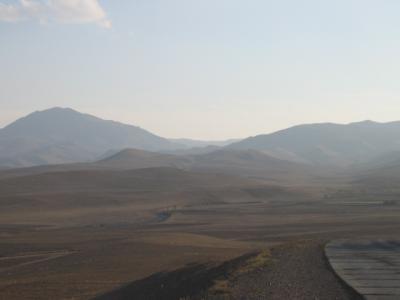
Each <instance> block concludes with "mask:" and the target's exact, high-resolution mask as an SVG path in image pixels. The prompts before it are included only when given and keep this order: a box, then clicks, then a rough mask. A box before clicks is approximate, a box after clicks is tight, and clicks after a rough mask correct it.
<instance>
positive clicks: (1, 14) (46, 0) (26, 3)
mask: <svg viewBox="0 0 400 300" xmlns="http://www.w3.org/2000/svg"><path fill="white" fill-rule="evenodd" d="M24 20H38V21H40V22H41V23H46V22H51V21H55V22H58V23H66V24H79V23H95V24H98V25H99V26H102V27H105V28H110V27H111V21H110V20H109V19H108V18H107V15H106V13H105V11H104V9H103V8H102V7H101V5H100V4H99V2H98V0H20V1H19V2H18V3H16V4H4V3H0V21H3V22H19V21H24Z"/></svg>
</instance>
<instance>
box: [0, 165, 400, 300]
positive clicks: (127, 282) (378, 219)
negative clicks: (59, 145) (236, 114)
mask: <svg viewBox="0 0 400 300" xmlns="http://www.w3.org/2000/svg"><path fill="white" fill-rule="evenodd" d="M140 172H143V171H140ZM146 172H147V173H146ZM146 172H145V173H140V176H137V175H135V174H134V173H130V174H129V180H127V181H126V182H125V183H124V181H123V180H121V178H125V177H118V176H120V175H118V174H117V175H115V174H111V175H112V176H114V177H113V178H117V179H118V180H115V181H113V180H114V179H112V180H111V183H110V181H109V179H107V180H106V181H104V180H105V179H104V178H110V176H111V175H110V174H108V173H107V174H106V176H105V177H104V176H103V175H98V176H99V177H97V179H96V180H98V181H99V182H102V184H101V185H99V186H102V189H100V190H99V189H97V188H96V182H90V183H89V185H90V187H91V188H89V187H88V186H87V185H88V183H85V184H83V185H82V186H80V185H79V184H80V183H79V182H81V181H82V178H84V177H81V178H78V179H77V180H76V181H74V180H75V178H76V176H75V177H74V176H72V175H68V176H67V175H65V174H64V175H62V177H60V178H61V179H59V180H57V176H59V175H54V174H53V175H51V176H42V177H41V178H40V180H39V179H38V177H36V175H35V176H34V177H33V178H32V177H23V178H17V179H15V181H13V179H10V178H7V179H4V180H2V181H0V187H2V189H1V195H0V201H1V202H0V203H1V206H2V210H1V212H0V299H7V300H8V299H93V298H98V299H180V298H182V299H183V298H185V297H186V299H189V297H190V298H191V299H201V298H202V297H203V298H206V297H207V298H209V299H358V298H357V297H358V296H357V295H356V294H355V293H354V292H353V291H352V290H351V289H349V288H348V287H346V286H345V285H344V284H343V283H342V282H341V281H340V279H338V278H337V277H336V276H335V275H334V273H333V272H332V270H331V269H330V267H329V265H328V263H327V261H326V259H325V257H324V254H323V246H324V245H325V243H327V242H328V241H329V240H331V239H336V238H352V237H357V238H360V237H368V238H373V237H379V238H391V237H393V236H396V235H397V233H398V232H400V221H399V220H400V207H399V206H397V205H393V206H387V205H383V204H381V203H376V201H375V202H365V203H364V202H362V203H360V202H357V203H356V205H355V202H343V201H342V202H340V201H337V202H336V201H333V200H332V199H331V198H329V199H326V197H324V192H323V191H324V188H323V187H315V186H310V187H306V188H304V187H303V188H298V187H284V188H283V187H274V186H270V185H268V184H266V183H262V182H260V181H247V180H239V179H237V181H236V182H234V183H232V181H231V180H232V179H229V180H228V179H226V178H225V177H213V178H212V179H211V180H209V177H204V176H206V175H204V174H203V175H199V174H194V175H193V174H183V175H182V174H181V173H179V172H178V174H176V173H171V172H170V171H165V170H161V171H157V174H156V176H155V177H153V175H151V173H148V172H149V171H146ZM165 172H166V173H165ZM173 172H175V171H173ZM143 174H145V176H144V175H143ZM171 174H173V176H174V177H173V178H175V179H174V180H172V181H171V178H172V177H171V176H172V175H171ZM75 175H76V174H75ZM65 176H67V177H65ZM112 176H111V177H112ZM124 176H125V175H124ZM146 176H147V177H146ZM66 178H67V179H66ZM92 178H93V177H92ZM137 178H140V180H141V181H140V185H138V184H135V182H137V181H135V180H139V179H137ZM143 178H148V179H149V180H148V181H146V182H144V181H143ZM154 178H156V180H155V179H154ZM167 178H169V179H168V180H167ZM177 178H178V179H177ZM183 178H184V179H183ZM33 180H38V181H35V182H34V184H33V183H32V182H33ZM91 180H93V179H91ZM116 182H118V185H116ZM149 182H151V183H153V184H152V185H148V184H149ZM78 183H79V184H78ZM49 184H51V186H50V185H49ZM71 186H73V189H71ZM138 187H140V188H138ZM143 187H147V188H143ZM330 189H332V187H330ZM16 191H18V192H16ZM352 201H353V200H352ZM10 203H12V205H10ZM43 203H45V204H46V205H43ZM26 207H28V208H26ZM264 252H265V253H267V255H266V256H265V257H262V259H259V258H258V256H257V255H260V254H259V253H264Z"/></svg>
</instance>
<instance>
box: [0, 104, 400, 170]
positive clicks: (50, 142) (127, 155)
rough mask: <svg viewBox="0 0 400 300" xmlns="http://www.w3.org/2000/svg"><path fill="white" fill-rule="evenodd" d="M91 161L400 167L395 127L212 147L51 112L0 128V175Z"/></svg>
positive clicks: (329, 128) (317, 131)
mask: <svg viewBox="0 0 400 300" xmlns="http://www.w3.org/2000/svg"><path fill="white" fill-rule="evenodd" d="M125 149H128V150H125ZM95 161H99V163H98V164H99V165H106V164H111V161H112V164H113V165H114V166H117V165H118V166H119V167H122V168H125V167H126V166H133V165H134V166H135V168H137V167H140V166H142V167H160V166H172V167H179V168H188V167H189V168H191V169H199V170H208V169H211V170H214V171H215V170H220V171H224V172H225V171H229V172H238V171H240V172H243V173H249V174H250V175H256V174H257V172H255V170H259V171H260V172H262V171H263V170H266V169H268V170H270V171H272V170H274V172H278V171H282V172H286V173H287V172H292V171H293V167H294V166H297V167H299V166H302V168H304V167H305V166H313V167H327V166H329V167H355V166H371V167H380V166H382V164H392V163H393V162H396V161H400V122H390V123H377V122H373V121H363V122H358V123H350V124H346V125H342V124H333V123H322V124H307V125H299V126H295V127H291V128H287V129H284V130H281V131H277V132H274V133H271V134H263V135H257V136H254V137H249V138H247V139H244V140H227V141H217V142H212V141H196V140H190V139H173V140H171V139H167V138H163V137H160V136H158V135H155V134H153V133H151V132H149V131H147V130H145V129H142V128H140V127H137V126H133V125H127V124H123V123H119V122H115V121H109V120H103V119H100V118H97V117H94V116H91V115H87V114H82V113H80V112H77V111H74V110H72V109H69V108H52V109H48V110H44V111H38V112H34V113H32V114H30V115H28V116H26V117H24V118H21V119H19V120H17V121H15V122H13V123H12V124H10V125H8V126H6V127H5V128H3V129H0V167H1V168H16V167H30V166H38V165H54V164H71V163H78V162H95ZM249 170H251V172H249ZM262 173H263V174H264V173H265V172H262Z"/></svg>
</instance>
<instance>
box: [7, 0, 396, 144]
mask: <svg viewBox="0 0 400 300" xmlns="http://www.w3.org/2000/svg"><path fill="white" fill-rule="evenodd" d="M399 15H400V1H398V0H335V1H331V0H329V1H328V0H326V1H325V0H301V1H299V0H273V1H272V0H271V1H269V0H246V1H244V0H118V1H115V0H102V1H97V0H21V1H19V0H18V1H16V0H7V1H6V0H0V126H4V125H6V124H7V123H8V122H10V121H12V120H14V119H15V118H17V117H20V116H22V115H24V114H27V113H29V112H31V111H34V110H42V109H46V108H49V107H53V106H63V107H71V108H74V109H76V110H80V111H83V112H87V113H91V114H95V115H98V116H100V117H104V118H108V119H115V120H119V121H123V122H128V123H132V124H136V125H139V126H141V127H143V128H146V129H148V130H150V131H153V132H154V133H157V134H160V135H162V136H165V137H192V138H202V139H221V138H231V137H245V136H249V135H256V134H259V133H267V132H271V131H273V130H276V129H281V128H283V127H287V126H291V125H294V124H298V123H310V122H321V121H333V122H351V121H358V120H363V119H374V120H377V121H389V120H398V119H400V83H399V79H400V18H399Z"/></svg>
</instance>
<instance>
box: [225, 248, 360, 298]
mask: <svg viewBox="0 0 400 300" xmlns="http://www.w3.org/2000/svg"><path fill="white" fill-rule="evenodd" d="M324 245H325V241H301V242H293V243H290V244H285V245H281V246H278V247H275V248H273V249H272V250H271V260H270V262H269V263H268V264H267V265H266V266H265V267H263V268H259V269H257V270H254V271H252V272H251V273H248V274H246V275H244V276H241V277H239V278H237V279H236V280H235V281H234V282H233V283H232V287H231V295H232V298H233V299H241V300H242V299H243V300H244V299H277V300H282V299H298V300H300V299H304V300H310V299H314V300H317V299H321V300H330V299H340V300H346V299H355V300H358V299H360V300H361V299H363V298H362V297H361V296H359V295H358V294H357V293H356V292H355V291H354V290H352V289H351V288H349V287H348V286H347V285H346V284H345V283H343V282H342V281H341V280H340V279H339V278H338V277H337V276H336V275H335V273H334V271H333V270H332V269H331V267H330V265H329V263H328V261H327V259H326V257H325V254H324Z"/></svg>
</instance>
